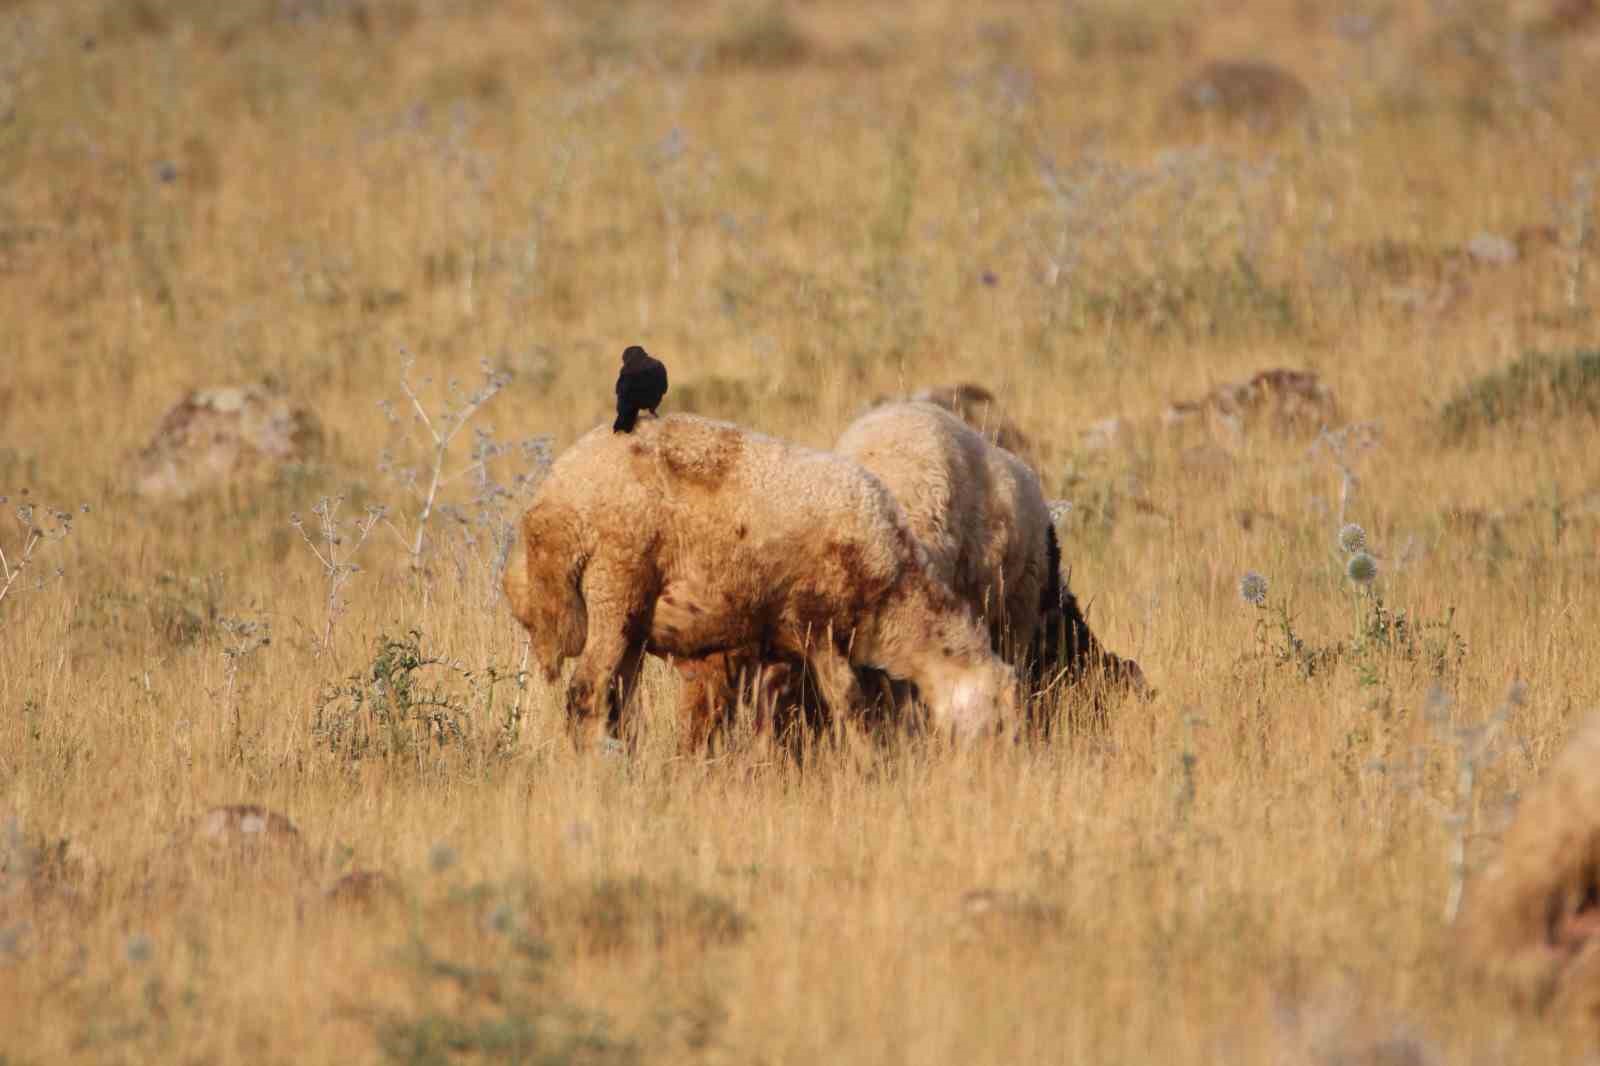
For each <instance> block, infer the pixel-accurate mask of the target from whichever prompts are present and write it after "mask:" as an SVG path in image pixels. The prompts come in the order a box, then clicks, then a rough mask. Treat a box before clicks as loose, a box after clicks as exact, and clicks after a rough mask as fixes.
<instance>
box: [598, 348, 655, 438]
mask: <svg viewBox="0 0 1600 1066" xmlns="http://www.w3.org/2000/svg"><path fill="white" fill-rule="evenodd" d="M666 394H667V368H666V366H665V365H663V364H662V362H661V360H659V359H653V358H651V356H650V353H649V352H647V351H645V350H644V349H643V348H641V347H639V346H638V345H637V344H633V345H629V347H628V349H627V350H626V351H624V352H623V353H622V373H620V374H618V375H617V420H616V422H615V423H613V424H612V426H611V429H612V432H614V433H631V432H633V423H634V422H635V420H637V419H638V417H639V412H640V411H649V412H650V413H651V414H655V413H656V408H657V407H660V406H661V397H663V396H665V395H666Z"/></svg>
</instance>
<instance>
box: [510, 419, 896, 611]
mask: <svg viewBox="0 0 1600 1066" xmlns="http://www.w3.org/2000/svg"><path fill="white" fill-rule="evenodd" d="M551 505H556V506H562V505H565V506H568V507H570V508H571V510H572V512H573V514H574V515H575V516H581V520H580V521H578V522H576V523H575V528H576V529H577V530H578V531H579V538H580V540H581V541H582V542H583V543H582V550H583V552H584V554H585V555H588V556H603V555H607V554H610V552H609V551H607V550H605V548H606V546H610V547H611V548H612V549H614V548H615V547H616V546H618V545H621V544H626V545H631V546H633V550H630V551H628V552H625V554H629V555H633V554H636V553H637V554H643V555H648V556H651V557H653V558H654V559H655V560H656V567H657V570H658V572H659V573H660V575H661V577H662V578H663V579H665V580H666V582H667V586H668V592H669V593H677V594H678V595H676V596H670V597H666V598H672V599H674V600H676V601H687V602H693V603H698V604H701V605H706V606H709V605H710V604H713V603H716V602H719V601H720V602H724V603H726V602H727V601H728V598H729V595H728V594H729V591H730V589H729V586H730V584H732V585H737V586H739V587H740V588H741V589H742V590H744V591H745V592H746V595H745V596H742V597H736V598H739V599H750V600H755V599H761V598H763V597H765V596H766V595H768V593H767V592H766V590H767V589H775V588H782V587H786V586H788V585H789V584H790V583H791V582H792V581H793V580H795V579H796V578H803V579H805V581H806V582H807V583H814V582H817V581H818V580H819V579H822V580H823V581H824V583H825V584H829V585H834V586H842V585H844V584H846V583H848V584H849V585H852V586H858V587H859V590H860V591H861V592H865V591H867V590H868V589H869V588H876V589H877V590H878V591H880V592H881V591H882V589H883V588H884V587H886V586H887V585H888V584H890V583H892V582H893V581H894V579H895V578H896V577H897V576H898V575H899V574H900V572H901V570H902V569H903V568H904V567H905V566H906V565H907V563H909V562H910V561H911V558H912V556H911V553H912V552H914V551H916V550H918V549H917V548H916V544H915V541H914V539H913V538H912V537H911V536H910V534H909V532H908V531H907V530H906V529H905V526H904V523H903V520H902V519H901V518H900V514H899V510H898V508H897V506H896V504H895V501H894V499H893V497H891V496H890V495H889V493H888V491H887V490H886V489H885V488H884V487H883V485H882V484H880V483H879V481H878V480H877V479H876V478H874V477H873V476H872V475H871V474H869V473H867V472H866V471H865V470H863V469H861V468H860V467H859V466H858V465H856V464H855V463H853V462H851V461H849V460H848V459H843V458H840V457H839V456H836V455H834V454H832V453H829V452H823V451H818V450H815V449H811V448H806V447H802V446H800V445H796V444H793V443H790V442H787V441H781V440H777V439H776V438H773V437H768V436H765V435H763V434H761V433H756V432H753V431H750V430H747V429H744V428H742V427H739V426H736V425H733V424H732V423H728V422H720V421H715V420H712V419H707V418H701V417H698V416H694V415H679V414H675V415H668V416H666V417H663V418H650V419H642V420H640V422H639V424H638V427H637V428H636V429H635V430H634V432H633V433H632V434H629V435H618V434H614V433H612V432H611V427H610V426H603V427H599V428H597V429H595V430H593V431H591V432H589V433H587V434H585V435H584V436H583V437H581V438H580V439H579V440H578V441H577V442H576V443H575V444H574V445H573V446H572V447H571V448H570V449H568V450H567V451H566V452H565V453H563V454H562V455H561V457H560V458H558V459H557V460H556V462H555V464H554V465H553V466H552V467H551V470H550V474H549V476H548V477H547V478H546V480H545V482H544V484H543V485H542V486H541V487H540V490H539V493H538V495H537V497H536V498H535V500H534V505H533V509H534V510H538V509H540V508H545V507H549V506H551ZM819 571H827V572H826V573H819ZM838 591H839V592H840V593H841V594H842V595H841V599H843V600H851V599H857V595H859V593H857V594H856V595H853V594H852V593H853V592H856V589H854V588H850V589H847V588H844V587H839V588H838ZM658 611H659V608H658Z"/></svg>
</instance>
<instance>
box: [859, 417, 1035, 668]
mask: <svg viewBox="0 0 1600 1066" xmlns="http://www.w3.org/2000/svg"><path fill="white" fill-rule="evenodd" d="M834 450H835V451H836V452H837V453H838V454H840V455H842V456H844V457H846V458H849V459H854V460H855V461H856V462H858V463H860V464H861V465H862V466H864V467H866V468H867V470H869V471H871V472H872V473H873V474H876V475H877V477H878V479H879V480H880V481H882V482H883V483H884V485H886V486H887V487H888V489H889V491H890V492H891V493H892V494H893V495H894V498H895V500H896V501H898V502H899V504H900V507H901V509H902V510H903V511H904V512H905V516H906V523H907V524H908V525H909V526H910V527H911V532H912V533H913V534H914V535H915V536H916V538H917V540H918V541H920V542H921V544H922V547H923V549H924V550H925V551H926V552H927V553H928V559H929V568H930V569H931V570H932V572H933V574H934V576H935V577H937V578H939V579H940V580H941V581H943V582H944V583H945V584H947V585H948V586H950V588H951V590H952V591H954V592H955V594H956V596H957V597H959V598H960V599H962V600H963V601H965V602H966V603H968V604H971V605H972V606H973V607H974V608H976V609H977V611H978V613H979V615H980V616H981V617H982V618H984V619H985V620H986V621H987V622H988V625H989V635H990V640H991V643H992V645H993V647H994V648H996V649H997V650H1002V651H1006V652H1009V653H1010V654H1008V655H1007V658H1010V659H1013V660H1015V659H1017V658H1020V657H1021V656H1020V655H1018V654H1016V652H1018V651H1022V650H1025V649H1029V648H1031V647H1032V645H1033V637H1034V633H1035V632H1036V631H1037V629H1038V626H1039V618H1040V614H1041V611H1042V609H1043V607H1044V606H1045V605H1046V604H1047V602H1048V601H1047V597H1046V593H1047V589H1048V587H1049V585H1050V584H1051V583H1052V581H1053V580H1054V578H1053V575H1051V574H1050V573H1049V552H1048V544H1047V538H1048V536H1049V533H1048V531H1049V530H1050V528H1051V524H1050V509H1049V507H1048V506H1047V505H1046V503H1045V500H1044V491H1043V490H1042V489H1041V488H1040V487H1039V477H1038V475H1037V474H1035V473H1034V472H1033V470H1032V468H1030V467H1029V466H1028V464H1026V463H1024V462H1023V461H1022V460H1020V459H1018V458H1017V457H1016V456H1015V455H1012V454H1011V453H1010V452H1008V451H1006V450H1005V449H1004V448H1000V447H997V446H995V445H993V444H990V443H989V442H988V441H986V440H985V439H984V438H983V437H982V435H980V434H979V433H978V432H977V431H976V430H974V429H972V428H971V427H970V426H968V425H967V424H966V423H965V422H963V421H962V420H961V419H960V418H957V417H956V416H955V415H953V414H951V413H950V412H949V411H946V410H945V409H943V408H942V407H939V406H936V405H934V404H931V403H923V402H915V401H914V402H909V403H896V404H889V405H886V406H883V407H878V408H874V409H873V410H871V411H868V412H867V413H866V414H865V415H862V416H861V417H860V418H858V419H856V421H855V422H853V423H851V424H850V425H849V426H848V427H847V428H846V429H845V431H844V433H843V434H842V435H841V436H840V437H839V440H838V441H837V442H836V443H835V445H834ZM1008 641H1009V642H1011V643H1012V644H1013V645H1014V647H1012V648H1004V645H1005V644H1006V643H1007V642H1008Z"/></svg>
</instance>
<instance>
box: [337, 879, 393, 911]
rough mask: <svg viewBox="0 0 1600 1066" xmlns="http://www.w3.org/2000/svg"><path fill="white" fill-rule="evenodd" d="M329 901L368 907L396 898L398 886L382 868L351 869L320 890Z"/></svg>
mask: <svg viewBox="0 0 1600 1066" xmlns="http://www.w3.org/2000/svg"><path fill="white" fill-rule="evenodd" d="M322 897H323V898H324V899H326V900H327V901H328V902H329V903H338V904H343V905H346V906H352V907H370V906H372V905H373V904H375V903H380V902H383V901H384V900H398V899H399V898H400V886H399V885H397V884H396V883H395V881H394V878H392V877H390V876H389V875H388V874H386V873H384V872H383V871H382V870H351V871H350V872H349V873H347V874H345V875H344V876H343V877H341V878H339V879H338V880H337V881H335V882H334V883H333V884H331V885H329V886H328V887H327V888H326V889H324V890H323V892H322Z"/></svg>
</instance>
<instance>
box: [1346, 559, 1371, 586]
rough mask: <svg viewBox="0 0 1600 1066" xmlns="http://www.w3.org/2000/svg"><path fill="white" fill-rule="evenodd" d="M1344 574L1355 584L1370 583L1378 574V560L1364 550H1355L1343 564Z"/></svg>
mask: <svg viewBox="0 0 1600 1066" xmlns="http://www.w3.org/2000/svg"><path fill="white" fill-rule="evenodd" d="M1344 576H1345V577H1347V578H1349V579H1350V580H1351V581H1353V582H1355V583H1356V584H1357V585H1370V584H1372V582H1373V581H1374V580H1375V579H1376V578H1377V576H1378V560H1376V559H1374V558H1373V557H1372V556H1371V555H1369V554H1367V553H1366V552H1356V553H1355V554H1354V555H1352V556H1350V561H1349V562H1347V563H1345V564H1344Z"/></svg>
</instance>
